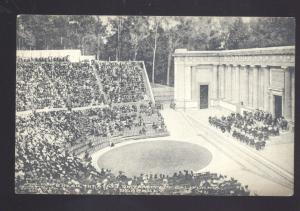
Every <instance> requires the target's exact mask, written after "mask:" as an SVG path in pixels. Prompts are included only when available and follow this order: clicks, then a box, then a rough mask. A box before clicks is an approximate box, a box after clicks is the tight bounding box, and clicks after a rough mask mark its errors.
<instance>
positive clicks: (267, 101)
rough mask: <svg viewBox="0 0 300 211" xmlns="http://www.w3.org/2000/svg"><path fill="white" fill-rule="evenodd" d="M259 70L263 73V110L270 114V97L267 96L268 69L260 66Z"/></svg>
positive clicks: (268, 86)
mask: <svg viewBox="0 0 300 211" xmlns="http://www.w3.org/2000/svg"><path fill="white" fill-rule="evenodd" d="M261 69H262V71H263V73H264V90H263V92H264V110H265V111H269V112H271V107H270V103H271V102H270V96H269V88H270V68H269V67H268V66H261Z"/></svg>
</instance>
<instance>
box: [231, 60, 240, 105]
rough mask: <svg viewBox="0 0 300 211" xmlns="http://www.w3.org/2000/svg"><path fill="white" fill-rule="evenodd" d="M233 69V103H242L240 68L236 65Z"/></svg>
mask: <svg viewBox="0 0 300 211" xmlns="http://www.w3.org/2000/svg"><path fill="white" fill-rule="evenodd" d="M232 68H233V72H234V74H233V75H234V81H233V89H232V94H233V95H232V96H233V102H234V103H240V68H239V66H237V65H234V66H233V67H232Z"/></svg>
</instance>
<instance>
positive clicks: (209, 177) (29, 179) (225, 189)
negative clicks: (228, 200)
mask: <svg viewBox="0 0 300 211" xmlns="http://www.w3.org/2000/svg"><path fill="white" fill-rule="evenodd" d="M24 136H25V137H26V139H22V140H18V141H17V142H16V157H15V160H16V164H15V191H16V193H27V194H28V193H39V194H147V195H148V194H154V195H155V194H159V195H164V194H166V195H173V194H178V195H183V194H193V195H242V196H243V195H246V196H247V195H249V194H250V191H249V190H248V187H247V186H243V185H242V184H241V183H239V182H238V181H237V180H235V179H233V178H227V177H226V176H224V175H218V174H212V173H209V172H205V173H197V174H196V173H193V172H192V171H191V172H188V171H184V173H183V172H181V171H180V172H178V173H174V175H173V176H168V175H164V174H141V175H139V176H134V177H127V176H126V175H124V174H123V172H119V175H114V174H113V173H111V171H110V170H107V169H106V170H104V169H102V170H101V171H99V172H98V171H97V170H96V169H95V168H94V167H93V166H92V164H91V159H90V158H89V157H87V158H86V159H81V158H79V157H77V156H75V155H73V154H71V153H68V152H67V151H65V150H63V148H61V147H60V146H58V145H56V144H55V143H53V142H51V141H49V140H48V137H47V136H39V133H38V131H35V130H31V131H28V132H27V133H26V135H24Z"/></svg>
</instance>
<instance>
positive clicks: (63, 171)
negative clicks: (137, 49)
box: [15, 57, 283, 195]
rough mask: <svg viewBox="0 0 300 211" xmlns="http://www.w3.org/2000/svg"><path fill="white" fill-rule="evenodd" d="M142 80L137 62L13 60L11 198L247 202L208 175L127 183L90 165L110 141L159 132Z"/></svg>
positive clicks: (160, 123)
mask: <svg viewBox="0 0 300 211" xmlns="http://www.w3.org/2000/svg"><path fill="white" fill-rule="evenodd" d="M143 74H144V73H143V66H142V64H141V63H140V62H105V61H93V62H92V63H91V64H90V63H87V62H78V63H71V62H70V61H68V59H67V58H66V57H65V58H50V57H49V58H37V59H21V58H18V59H17V84H16V86H17V87H16V96H17V100H16V110H17V115H16V152H15V154H16V155H15V189H16V190H15V191H16V192H17V193H41V194H159V195H161V194H197V195H249V194H250V192H249V190H248V189H247V186H245V187H244V186H242V185H241V184H240V183H239V182H238V181H237V180H234V179H233V178H230V179H229V178H227V177H226V176H223V175H217V174H212V173H209V172H205V173H197V174H196V173H193V172H190V173H189V172H188V171H184V173H182V172H178V173H175V174H174V175H173V176H169V175H163V174H159V175H157V174H155V175H153V174H141V175H140V176H134V177H132V178H130V177H127V176H126V175H125V174H123V172H119V175H114V174H113V173H111V171H110V170H108V169H106V170H104V169H102V170H101V171H100V172H98V171H97V170H96V169H95V168H94V167H93V166H92V164H91V157H90V156H89V152H91V151H93V150H95V149H98V148H99V147H100V148H101V147H106V146H111V147H112V146H114V144H115V143H114V141H113V140H114V139H113V138H117V140H121V139H122V137H128V136H129V137H130V136H135V137H137V136H141V137H143V138H145V137H147V136H153V135H155V136H160V135H163V134H166V133H167V130H166V126H165V123H164V120H163V117H162V115H161V114H160V112H159V110H158V109H157V108H156V107H155V105H153V104H152V102H151V101H149V100H148V99H149V96H147V95H148V94H147V89H146V86H145V81H144V80H145V76H144V75H143ZM53 108H55V109H53ZM41 109H42V110H41ZM20 111H26V112H20ZM257 118H260V116H258V117H257ZM279 122H281V123H282V122H283V120H282V119H281V120H279ZM81 155H82V156H81ZM81 157H82V158H81Z"/></svg>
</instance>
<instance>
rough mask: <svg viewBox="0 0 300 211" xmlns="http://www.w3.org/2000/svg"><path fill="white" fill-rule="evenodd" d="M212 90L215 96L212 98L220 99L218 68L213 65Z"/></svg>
mask: <svg viewBox="0 0 300 211" xmlns="http://www.w3.org/2000/svg"><path fill="white" fill-rule="evenodd" d="M212 88H213V92H212V93H213V94H212V97H213V98H214V99H217V98H218V66H217V65H213V67H212Z"/></svg>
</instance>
